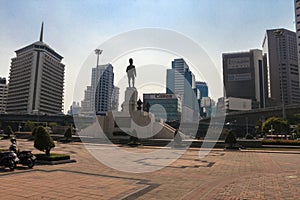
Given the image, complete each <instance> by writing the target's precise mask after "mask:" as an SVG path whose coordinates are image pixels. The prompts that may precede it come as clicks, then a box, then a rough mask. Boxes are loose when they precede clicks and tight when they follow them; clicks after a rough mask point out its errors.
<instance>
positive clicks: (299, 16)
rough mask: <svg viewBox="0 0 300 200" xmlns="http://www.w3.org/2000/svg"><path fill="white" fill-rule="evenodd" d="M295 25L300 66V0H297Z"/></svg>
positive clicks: (299, 64)
mask: <svg viewBox="0 0 300 200" xmlns="http://www.w3.org/2000/svg"><path fill="white" fill-rule="evenodd" d="M295 26H296V37H297V39H296V40H297V54H298V66H300V0H295Z"/></svg>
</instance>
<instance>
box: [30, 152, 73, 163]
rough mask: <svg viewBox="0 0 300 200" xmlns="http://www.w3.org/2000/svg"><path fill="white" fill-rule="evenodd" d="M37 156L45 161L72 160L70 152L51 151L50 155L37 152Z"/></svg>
mask: <svg viewBox="0 0 300 200" xmlns="http://www.w3.org/2000/svg"><path fill="white" fill-rule="evenodd" d="M35 156H36V158H37V160H44V161H58V160H70V155H68V154H59V153H51V154H50V156H47V155H46V154H35Z"/></svg>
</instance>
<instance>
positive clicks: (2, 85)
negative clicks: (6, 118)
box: [0, 77, 8, 113]
mask: <svg viewBox="0 0 300 200" xmlns="http://www.w3.org/2000/svg"><path fill="white" fill-rule="evenodd" d="M7 90H8V87H7V83H6V78H1V77H0V113H4V112H5V107H6V100H7Z"/></svg>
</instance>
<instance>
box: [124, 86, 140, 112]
mask: <svg viewBox="0 0 300 200" xmlns="http://www.w3.org/2000/svg"><path fill="white" fill-rule="evenodd" d="M137 98H138V92H137V89H136V88H135V87H127V88H126V91H125V100H124V102H123V104H122V112H127V113H132V112H133V111H136V110H137Z"/></svg>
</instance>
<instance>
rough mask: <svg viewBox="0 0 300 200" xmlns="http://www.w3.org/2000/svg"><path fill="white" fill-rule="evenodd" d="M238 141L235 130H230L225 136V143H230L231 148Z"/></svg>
mask: <svg viewBox="0 0 300 200" xmlns="http://www.w3.org/2000/svg"><path fill="white" fill-rule="evenodd" d="M236 143H237V141H236V137H235V135H234V133H233V131H229V132H228V133H227V135H226V138H225V144H227V145H229V148H230V149H232V148H234V145H235V144H236Z"/></svg>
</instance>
